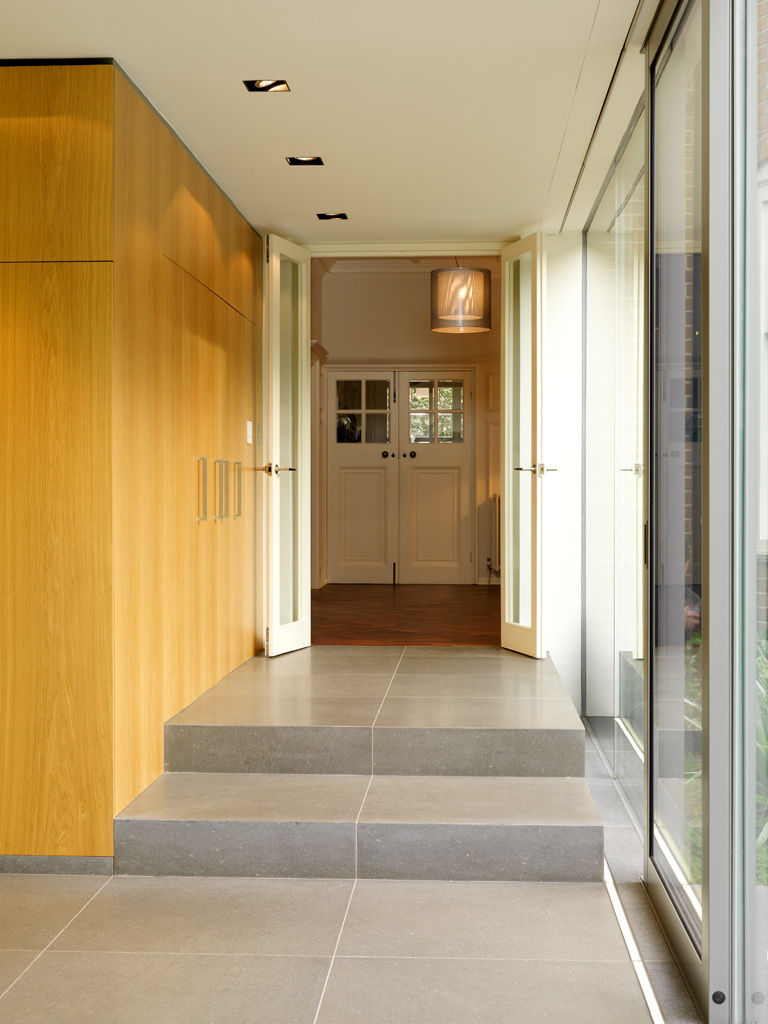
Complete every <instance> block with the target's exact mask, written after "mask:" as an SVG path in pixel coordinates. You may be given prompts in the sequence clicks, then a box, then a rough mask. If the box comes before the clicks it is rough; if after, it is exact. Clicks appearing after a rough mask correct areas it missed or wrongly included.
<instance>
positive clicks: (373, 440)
mask: <svg viewBox="0 0 768 1024" xmlns="http://www.w3.org/2000/svg"><path fill="white" fill-rule="evenodd" d="M327 410H328V414H327V419H328V424H327V430H328V487H327V496H328V497H327V508H328V540H327V543H328V569H327V579H328V582H329V583H394V564H395V560H396V558H397V477H398V474H397V469H398V467H397V461H398V460H397V453H398V444H397V428H398V423H397V416H396V415H395V412H394V374H393V373H392V372H391V371H386V370H385V371H375V370H371V371H368V370H360V371H355V370H334V371H332V372H330V373H329V374H328V403H327Z"/></svg>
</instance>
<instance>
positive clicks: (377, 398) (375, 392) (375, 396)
mask: <svg viewBox="0 0 768 1024" xmlns="http://www.w3.org/2000/svg"><path fill="white" fill-rule="evenodd" d="M365 407H366V409H389V381H388V380H367V381H366V382H365Z"/></svg>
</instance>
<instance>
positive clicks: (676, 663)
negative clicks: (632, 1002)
mask: <svg viewBox="0 0 768 1024" xmlns="http://www.w3.org/2000/svg"><path fill="white" fill-rule="evenodd" d="M673 38H674V46H673V47H672V48H671V50H670V51H668V53H667V54H665V55H662V57H661V58H660V62H659V63H658V65H657V69H656V70H655V73H654V83H653V84H654V92H655V96H654V113H655V117H654V124H653V145H654V157H655V162H654V181H653V196H654V207H655V218H654V225H653V238H652V244H653V268H654V281H653V292H654V318H653V352H652V372H653V384H652V401H653V425H652V459H653V492H652V493H653V511H652V536H653V551H652V563H651V572H652V582H651V586H652V593H651V601H652V611H653V623H654V628H653V635H652V637H651V642H652V654H653V676H652V679H653V683H652V687H653V708H652V718H653V741H654V759H653V769H654V771H653V774H654V777H653V793H652V802H653V837H652V838H653V841H652V846H651V853H652V857H653V860H654V864H655V866H656V868H657V870H658V872H659V874H660V876H661V878H662V880H663V881H664V883H665V885H666V887H667V889H668V891H669V893H670V895H671V896H672V898H673V899H674V900H675V902H676V904H677V907H678V910H679V912H680V914H681V916H682V918H683V920H684V921H685V922H686V924H687V926H688V929H689V932H690V933H691V936H692V938H693V939H694V941H695V942H697V943H700V941H701V912H702V908H701V885H702V860H703V850H702V699H703V659H702V652H703V644H702V636H703V634H704V630H705V628H706V623H705V622H704V621H703V613H702V580H703V564H702V511H703V497H702V475H701V472H702V451H701V448H702V429H701V428H702V386H701V385H702V343H701V325H702V321H701V309H702V306H701V211H702V191H701V169H702V151H701V137H702V133H701V95H702V84H701V65H702V62H701V4H700V2H698V0H697V2H696V3H694V4H693V5H692V6H691V7H690V9H689V12H688V13H687V15H686V16H685V21H684V23H683V24H682V25H681V26H680V27H679V28H677V30H676V31H675V32H674V35H673Z"/></svg>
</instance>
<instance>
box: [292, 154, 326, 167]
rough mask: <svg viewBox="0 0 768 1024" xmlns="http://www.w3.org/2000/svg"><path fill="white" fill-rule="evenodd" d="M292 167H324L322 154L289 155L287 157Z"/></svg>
mask: <svg viewBox="0 0 768 1024" xmlns="http://www.w3.org/2000/svg"><path fill="white" fill-rule="evenodd" d="M285 159H286V160H287V162H288V164H289V166H290V167H322V166H323V158H322V157H321V156H287V157H286V158H285Z"/></svg>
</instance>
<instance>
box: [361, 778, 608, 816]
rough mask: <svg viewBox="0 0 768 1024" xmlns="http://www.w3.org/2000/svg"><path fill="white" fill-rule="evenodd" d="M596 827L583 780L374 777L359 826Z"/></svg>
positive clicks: (595, 813) (594, 813)
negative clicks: (394, 824)
mask: <svg viewBox="0 0 768 1024" xmlns="http://www.w3.org/2000/svg"><path fill="white" fill-rule="evenodd" d="M374 821H375V822H387V821H389V822H409V823H427V824H430V823H431V824H441V823H451V824H460V823H461V824H504V825H575V824H577V825H592V826H595V827H599V826H600V817H599V815H598V813H597V809H596V808H595V805H594V803H593V801H592V798H591V796H590V794H589V790H588V789H587V786H586V784H585V782H584V781H583V780H582V779H525V778H520V779H511V778H510V779H507V778H455V777H451V776H446V777H439V778H433V777H427V776H415V777H412V776H401V777H397V776H374V777H373V780H372V781H371V786H370V789H369V790H368V793H367V796H366V798H365V803H364V804H363V809H362V811H361V813H360V823H361V824H362V823H365V822H374Z"/></svg>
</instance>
